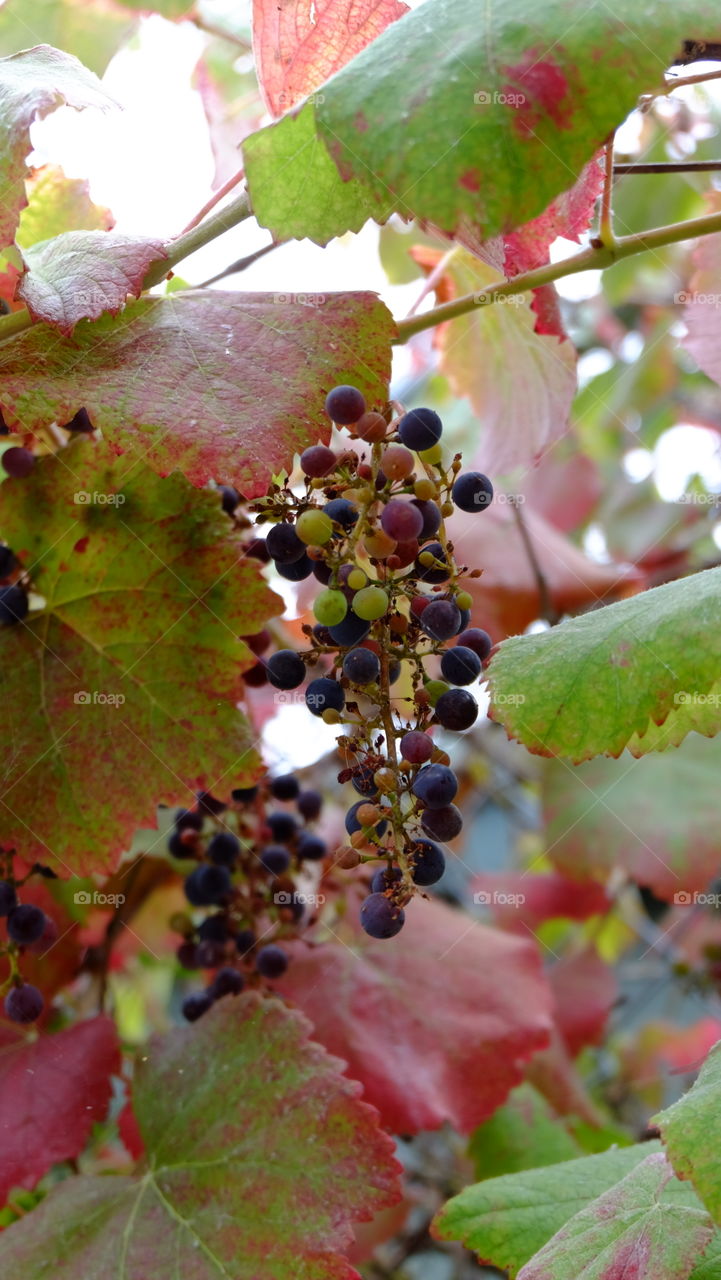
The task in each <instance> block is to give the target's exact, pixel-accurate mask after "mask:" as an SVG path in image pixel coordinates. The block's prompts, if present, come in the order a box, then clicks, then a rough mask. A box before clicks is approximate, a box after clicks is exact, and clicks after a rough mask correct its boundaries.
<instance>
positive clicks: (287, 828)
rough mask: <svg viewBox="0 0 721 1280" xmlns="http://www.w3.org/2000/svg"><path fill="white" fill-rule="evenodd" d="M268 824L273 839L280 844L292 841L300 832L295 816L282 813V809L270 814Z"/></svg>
mask: <svg viewBox="0 0 721 1280" xmlns="http://www.w3.org/2000/svg"><path fill="white" fill-rule="evenodd" d="M266 822H267V824H268V826H269V827H270V832H271V835H272V837H273V839H274V840H278V841H279V842H280V844H284V843H285V842H286V840H292V839H293V836H294V835H295V833H296V831H297V830H298V823H297V821H296V819H295V818H294V816H293V814H292V813H282V812H281V811H280V809H278V810H277V812H275V813H269V814H268V816H267V818H266Z"/></svg>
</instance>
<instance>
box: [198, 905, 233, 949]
mask: <svg viewBox="0 0 721 1280" xmlns="http://www.w3.org/2000/svg"><path fill="white" fill-rule="evenodd" d="M198 937H199V938H200V940H201V942H227V941H228V937H229V933H228V917H227V916H226V915H225V914H224V913H223V912H222V911H218V912H216V914H215V915H213V916H206V917H205V920H203V921H202V923H201V924H200V925H198Z"/></svg>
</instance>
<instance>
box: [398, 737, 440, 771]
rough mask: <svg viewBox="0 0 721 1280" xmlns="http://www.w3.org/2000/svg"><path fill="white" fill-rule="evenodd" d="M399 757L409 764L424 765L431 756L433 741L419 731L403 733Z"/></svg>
mask: <svg viewBox="0 0 721 1280" xmlns="http://www.w3.org/2000/svg"><path fill="white" fill-rule="evenodd" d="M400 748H401V755H402V756H403V759H404V760H407V761H408V763H409V764H425V762H426V760H430V758H431V756H432V755H433V751H434V746H433V739H432V738H430V737H429V736H428V734H427V733H423V732H422V731H421V730H420V729H411V730H410V732H409V733H404V734H403V737H402V738H401V741H400Z"/></svg>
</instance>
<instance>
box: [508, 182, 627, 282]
mask: <svg viewBox="0 0 721 1280" xmlns="http://www.w3.org/2000/svg"><path fill="white" fill-rule="evenodd" d="M602 186H603V166H602V165H601V164H600V163H599V160H598V159H594V160H590V161H589V163H588V164H587V165H586V167H585V168H584V170H583V172H582V173H581V176H580V178H579V179H578V181H577V182H575V183H574V185H573V186H572V187H571V188H570V190H569V191H564V192H563V193H562V194H561V195H560V196H556V199H555V200H553V201H551V203H550V204H549V206H548V208H547V209H544V211H543V213H540V214H539V215H538V217H537V218H533V219H532V220H531V222H526V223H524V224H523V226H521V227H518V228H517V229H516V230H515V231H512V232H511V233H510V234H509V235H507V236H504V238H503V243H504V245H505V250H506V258H505V272H506V275H507V276H517V275H519V274H520V273H521V272H523V271H532V270H533V268H534V267H541V266H543V265H544V264H545V263H546V262H548V250H549V246H550V245H551V243H552V242H553V241H554V240H555V239H556V237H557V236H564V237H565V238H566V239H567V240H576V241H579V240H580V238H581V235H582V234H583V232H584V231H586V230H587V229H588V226H589V223H590V221H591V218H592V216H593V209H594V205H595V203H596V199H597V197H598V196H599V194H600V191H601V188H602Z"/></svg>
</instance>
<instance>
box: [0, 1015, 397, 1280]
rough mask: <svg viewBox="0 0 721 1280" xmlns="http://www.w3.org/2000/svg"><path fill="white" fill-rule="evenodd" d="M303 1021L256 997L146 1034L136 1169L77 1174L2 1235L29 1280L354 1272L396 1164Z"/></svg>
mask: <svg viewBox="0 0 721 1280" xmlns="http://www.w3.org/2000/svg"><path fill="white" fill-rule="evenodd" d="M341 1066H342V1064H341V1063H339V1062H338V1061H337V1060H336V1059H335V1058H331V1057H329V1056H328V1055H327V1054H326V1053H325V1051H324V1050H323V1049H321V1048H320V1046H319V1045H316V1044H313V1043H312V1041H309V1040H308V1024H307V1022H306V1021H305V1019H304V1018H303V1017H301V1016H300V1015H299V1014H297V1013H295V1012H291V1011H289V1010H287V1009H286V1008H284V1007H283V1005H281V1004H280V1002H279V1001H276V1000H272V1001H271V1000H262V999H261V998H260V997H259V996H257V995H255V994H250V995H244V996H241V997H226V999H224V1000H222V1001H221V1002H220V1003H219V1004H217V1005H216V1006H215V1007H214V1008H213V1009H211V1010H210V1012H209V1013H207V1014H206V1015H205V1016H204V1017H203V1019H202V1021H201V1022H200V1023H198V1024H196V1025H195V1026H191V1027H184V1028H182V1029H179V1030H175V1031H172V1032H170V1033H169V1034H168V1035H166V1036H164V1037H159V1038H156V1039H155V1041H151V1044H150V1047H149V1049H148V1051H147V1053H146V1054H145V1055H144V1056H143V1058H142V1059H141V1061H140V1063H139V1064H138V1067H137V1069H136V1074H135V1077H134V1082H133V1100H134V1109H135V1113H136V1116H137V1120H138V1125H139V1128H140V1131H141V1134H142V1137H143V1140H144V1142H145V1145H146V1157H147V1158H146V1164H145V1167H144V1168H141V1170H140V1171H139V1172H138V1175H137V1176H136V1177H132V1176H113V1175H109V1176H106V1177H90V1176H88V1177H73V1178H68V1179H66V1181H65V1182H63V1183H62V1184H61V1185H60V1186H58V1187H56V1188H55V1189H53V1190H52V1191H51V1192H50V1193H49V1194H48V1196H47V1197H46V1199H45V1200H44V1201H43V1203H42V1204H41V1205H40V1206H39V1207H38V1208H37V1209H35V1210H33V1211H32V1212H31V1213H29V1214H27V1215H26V1217H25V1218H24V1219H23V1220H22V1221H20V1222H18V1223H16V1224H14V1225H13V1226H12V1227H10V1228H9V1229H8V1230H7V1231H5V1232H3V1234H2V1237H1V1238H0V1271H2V1274H3V1275H4V1276H8V1277H10V1276H22V1277H23V1280H47V1277H48V1276H49V1275H50V1274H52V1276H53V1280H79V1277H80V1276H82V1280H149V1278H150V1277H151V1276H153V1277H156V1276H157V1277H158V1278H159V1277H161V1276H167V1277H170V1276H173V1277H174V1278H175V1280H221V1278H223V1280H231V1277H232V1280H260V1277H268V1278H269V1277H271V1276H272V1277H273V1280H352V1278H353V1277H354V1276H357V1272H356V1271H355V1270H354V1269H353V1268H352V1267H351V1266H350V1264H349V1263H348V1262H347V1261H346V1259H345V1258H343V1257H342V1256H340V1255H341V1251H342V1250H344V1249H345V1248H346V1247H347V1246H348V1245H349V1244H350V1243H351V1239H352V1233H351V1230H350V1224H351V1222H352V1221H353V1220H358V1219H360V1220H365V1219H367V1218H370V1217H371V1216H372V1215H373V1214H374V1213H376V1212H377V1211H378V1210H379V1209H381V1208H383V1207H384V1206H386V1205H388V1204H393V1203H396V1201H397V1200H398V1198H399V1194H398V1171H399V1168H400V1167H399V1166H398V1165H397V1164H396V1161H395V1160H394V1159H393V1156H392V1151H393V1143H392V1141H391V1140H390V1138H388V1137H387V1135H386V1134H385V1133H383V1132H382V1131H381V1130H380V1129H379V1127H378V1122H377V1117H376V1113H375V1112H374V1111H373V1109H372V1108H371V1107H369V1106H367V1105H366V1104H365V1103H363V1102H361V1101H359V1100H358V1092H359V1086H358V1085H356V1084H355V1083H354V1082H352V1081H350V1080H347V1079H346V1078H345V1077H344V1076H342V1075H341V1074H340V1067H341Z"/></svg>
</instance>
